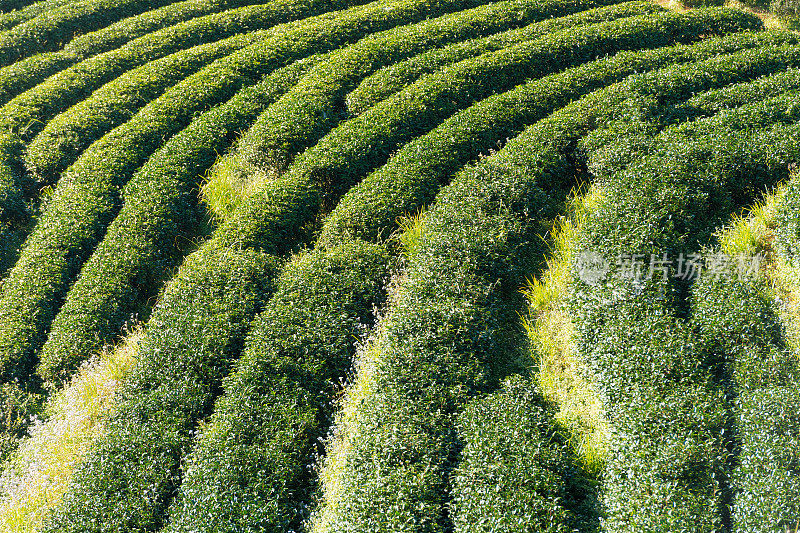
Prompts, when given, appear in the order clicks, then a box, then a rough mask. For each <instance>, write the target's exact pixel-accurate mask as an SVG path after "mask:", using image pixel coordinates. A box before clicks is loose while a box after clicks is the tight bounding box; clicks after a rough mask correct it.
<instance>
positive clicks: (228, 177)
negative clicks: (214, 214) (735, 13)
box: [210, 2, 659, 217]
mask: <svg viewBox="0 0 800 533" xmlns="http://www.w3.org/2000/svg"><path fill="white" fill-rule="evenodd" d="M523 5H524V4H523ZM534 5H536V3H535V2H534ZM544 5H545V6H547V5H548V4H547V3H545V4H544ZM658 9H659V8H658V7H657V6H654V5H653V4H652V3H650V2H646V3H632V4H622V5H621V6H610V7H606V8H599V9H596V10H590V11H586V12H580V13H576V14H574V15H569V16H566V17H559V18H554V19H549V20H545V21H541V22H538V23H534V24H532V25H530V26H528V27H527V28H526V30H527V31H528V33H527V35H530V36H531V37H532V38H534V37H536V36H537V35H538V36H541V35H545V34H547V33H549V32H550V31H553V30H555V29H563V27H564V26H570V25H572V24H575V25H577V24H582V23H587V22H588V23H591V22H598V21H600V20H606V19H614V18H620V17H625V16H632V15H635V14H640V13H643V12H648V11H654V10H658ZM526 13H532V14H534V15H535V14H536V13H537V11H535V10H533V11H532V12H531V11H526ZM531 28H537V29H538V30H537V31H532V30H531ZM323 76H324V75H323ZM328 98H330V97H328ZM299 104H301V102H300V101H299V100H298V101H297V103H296V104H295V102H292V101H289V102H287V104H286V105H287V106H292V105H299ZM309 105H313V104H309ZM270 111H272V110H270ZM329 114H332V112H331V111H328V113H326V114H323V115H322V116H318V117H316V120H314V121H312V122H310V123H308V124H307V126H310V127H311V128H312V129H313V128H316V127H318V125H319V123H324V122H325V121H326V120H327V121H329V118H330V117H329ZM276 115H277V117H276ZM287 119H288V117H287V116H285V115H282V114H281V113H275V112H270V113H265V114H264V115H263V116H262V117H260V119H259V120H258V121H257V122H256V123H255V124H254V125H253V126H252V127H251V128H250V130H249V131H248V133H247V134H246V135H244V136H243V137H242V139H241V140H240V141H239V142H238V144H237V147H236V149H235V150H233V151H232V152H231V153H230V154H228V155H226V156H225V157H223V158H222V159H221V160H220V162H219V163H218V164H217V165H215V167H214V169H213V171H212V175H213V180H212V181H211V183H210V187H211V188H214V190H215V191H216V190H221V189H222V188H225V187H231V188H238V189H242V188H246V185H247V182H248V180H249V181H258V178H253V177H250V178H248V175H249V174H254V173H255V174H256V175H258V173H259V170H260V169H261V168H263V167H264V166H265V165H266V164H267V161H268V160H269V159H272V160H274V159H276V157H272V156H269V157H267V156H265V155H264V152H267V151H268V150H267V148H268V147H269V145H270V144H272V145H273V147H276V148H274V149H275V150H277V151H278V152H280V153H284V154H285V155H289V152H290V151H289V150H284V148H283V147H281V144H282V141H280V139H282V138H283V137H287V136H291V135H292V131H291V130H288V129H287V131H284V126H283V124H284V121H285V120H287ZM298 127H299V125H298ZM270 129H272V130H273V135H272V136H271V137H272V138H271V139H270V137H269V136H268V135H269V130H270ZM303 131H305V133H303V135H307V134H308V130H307V129H306V130H303ZM265 137H266V138H265ZM277 159H286V157H279V158H277ZM281 167H282V165H278V169H280V168H281ZM243 196H244V195H241V194H240V195H236V196H234V197H232V198H230V201H229V202H227V204H228V205H225V206H224V207H222V209H220V210H221V211H224V212H228V213H229V212H230V211H232V210H233V209H234V208H235V205H234V204H235V203H236V202H238V201H241V199H242V198H243ZM220 214H221V215H222V216H223V217H224V213H220Z"/></svg>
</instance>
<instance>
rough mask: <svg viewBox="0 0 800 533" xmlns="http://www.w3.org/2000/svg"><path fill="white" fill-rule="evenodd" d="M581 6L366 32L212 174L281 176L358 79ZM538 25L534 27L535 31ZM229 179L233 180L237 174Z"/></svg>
mask: <svg viewBox="0 0 800 533" xmlns="http://www.w3.org/2000/svg"><path fill="white" fill-rule="evenodd" d="M474 3H475V2H461V3H460V5H459V6H458V7H462V8H464V7H469V6H470V5H471V4H474ZM589 5H591V4H589ZM585 7H587V4H582V3H580V2H576V3H574V4H573V3H570V4H566V5H565V4H564V3H563V2H560V1H542V0H532V1H530V2H522V1H520V0H513V1H509V2H498V3H494V4H489V5H487V6H482V7H478V8H474V9H470V10H465V11H460V12H458V13H455V14H452V15H445V16H442V17H439V18H437V19H432V20H426V21H424V22H422V23H420V24H417V25H413V26H403V27H400V28H395V29H392V30H388V31H386V32H382V33H379V34H375V35H371V36H369V37H367V38H365V39H363V40H362V41H360V42H358V43H356V44H355V45H353V46H351V47H348V48H345V49H343V50H341V51H340V52H339V53H337V54H335V55H334V56H332V57H331V58H330V60H328V61H326V62H325V64H324V65H320V66H319V67H318V68H317V69H315V71H314V72H312V73H310V74H309V76H308V77H307V78H306V79H304V80H303V81H302V82H301V83H300V84H298V86H297V87H295V88H294V89H293V90H291V91H290V92H289V93H288V94H287V95H286V96H284V97H283V98H282V99H281V100H280V101H279V102H278V103H277V104H276V105H274V106H272V107H271V108H270V109H269V110H268V112H267V113H264V115H262V116H261V117H259V120H258V121H257V122H256V123H255V124H254V125H253V127H252V128H251V129H250V131H249V132H248V134H247V137H246V138H245V139H243V141H242V143H241V144H240V149H239V150H238V152H237V154H236V158H235V159H232V160H228V161H224V162H221V163H220V165H219V166H218V170H217V172H225V173H238V174H240V175H244V176H248V175H250V174H253V173H254V172H259V171H260V172H267V173H278V174H279V173H281V172H283V171H285V169H286V167H287V166H288V163H289V162H290V161H291V159H292V158H293V157H294V155H295V154H297V153H300V152H301V151H302V150H303V149H305V148H307V147H308V146H312V145H313V144H314V143H315V142H317V141H318V140H319V138H321V137H322V136H323V135H324V134H325V133H327V132H328V131H330V129H331V128H332V126H333V125H335V124H336V123H337V122H338V121H340V120H341V119H342V118H344V117H345V115H344V112H343V111H342V112H340V113H333V112H331V110H337V109H343V108H344V95H345V94H347V92H348V91H349V90H352V89H353V87H354V86H355V85H356V84H358V82H359V81H360V80H361V79H362V78H364V77H365V76H367V75H368V74H370V73H371V72H373V71H375V70H376V69H378V68H380V67H381V66H383V65H387V64H392V63H394V62H396V61H400V60H402V59H404V58H407V57H409V56H411V55H416V54H418V53H420V52H421V51H424V50H426V49H428V48H430V47H433V46H439V45H442V44H445V43H448V42H453V41H460V40H463V39H466V38H470V37H473V36H475V35H480V34H485V33H487V32H491V31H496V30H498V29H503V28H504V27H508V26H509V25H512V24H516V25H518V24H522V23H524V22H534V21H537V20H540V19H542V18H546V17H553V16H558V15H563V14H565V13H569V12H570V11H573V10H579V9H582V8H585ZM644 11H646V10H645V9H640V10H636V9H634V10H631V9H628V10H609V11H605V10H604V11H601V12H598V13H597V14H596V15H595V14H594V13H593V12H592V13H591V14H592V15H595V17H596V18H592V17H581V16H576V17H567V18H566V19H561V18H555V19H552V20H555V21H559V22H561V24H560V25H555V24H548V23H546V22H545V23H544V25H545V27H546V28H548V29H550V30H552V28H553V27H554V26H555V27H568V26H570V25H575V26H577V25H578V24H581V23H585V22H595V21H600V20H604V19H607V18H608V19H613V18H616V17H619V16H624V15H632V14H638V13H639V12H644ZM562 21H563V22H562ZM539 26H540V25H538V24H534V25H532V27H533V28H537V29H538V28H539ZM544 34H546V31H545V29H544V28H542V30H539V31H534V30H531V31H526V32H525V35H526V37H527V39H531V38H532V35H544ZM378 50H380V52H381V53H380V55H379V56H378V55H377V54H376V51H378ZM228 179H230V180H232V181H237V178H236V177H231V178H228Z"/></svg>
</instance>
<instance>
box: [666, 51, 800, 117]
mask: <svg viewBox="0 0 800 533" xmlns="http://www.w3.org/2000/svg"><path fill="white" fill-rule="evenodd" d="M787 63H789V62H787ZM798 86H800V68H797V67H793V66H792V67H790V68H788V69H787V70H785V71H781V72H777V73H775V74H769V75H764V76H762V77H760V78H757V79H755V80H753V81H751V82H741V83H736V84H732V85H729V86H727V87H722V88H720V89H715V90H713V91H708V92H706V93H703V94H698V95H695V96H693V97H691V98H689V99H688V100H686V101H685V102H684V103H683V104H681V106H680V108H679V109H680V110H681V112H682V113H685V114H700V113H709V114H712V113H718V112H720V111H722V110H724V109H729V108H732V107H740V106H743V105H745V104H747V103H751V102H756V101H758V100H764V99H767V98H770V97H772V96H776V95H778V94H780V93H782V92H784V91H787V90H792V89H795V88H797V87H798Z"/></svg>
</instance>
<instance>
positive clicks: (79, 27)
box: [0, 0, 170, 66]
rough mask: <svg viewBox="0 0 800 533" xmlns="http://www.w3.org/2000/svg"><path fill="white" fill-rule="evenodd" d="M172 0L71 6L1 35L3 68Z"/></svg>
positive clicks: (92, 0)
mask: <svg viewBox="0 0 800 533" xmlns="http://www.w3.org/2000/svg"><path fill="white" fill-rule="evenodd" d="M168 3H170V0H87V1H85V2H67V3H63V4H62V5H60V6H54V9H52V10H50V9H47V8H45V9H47V11H44V12H43V13H42V14H41V15H39V16H37V17H35V18H32V19H30V20H27V21H25V22H22V23H20V24H19V25H17V26H15V27H14V28H11V29H10V30H8V31H6V32H3V33H2V34H0V65H2V66H5V65H9V64H11V63H13V62H15V61H19V60H20V59H21V58H24V57H28V56H30V55H32V54H34V53H36V52H44V51H49V50H57V49H58V48H61V47H62V46H63V45H64V44H65V43H67V42H68V41H70V40H71V39H72V38H73V37H74V36H75V34H79V33H83V32H86V31H92V30H96V29H100V28H103V27H105V26H108V25H109V24H112V23H114V22H116V21H118V20H119V19H122V18H125V17H130V16H133V15H138V14H139V13H142V12H144V11H147V10H150V9H153V8H157V7H160V6H163V5H165V4H168Z"/></svg>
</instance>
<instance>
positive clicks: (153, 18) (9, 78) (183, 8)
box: [0, 0, 252, 103]
mask: <svg viewBox="0 0 800 533" xmlns="http://www.w3.org/2000/svg"><path fill="white" fill-rule="evenodd" d="M251 1H252V0H245V1H244V4H249V3H250V2H251ZM237 4H239V2H235V1H234V2H231V1H230V0H227V1H225V2H220V1H219V0H205V1H203V2H196V1H193V0H185V1H183V2H176V3H173V4H168V5H166V6H164V7H161V8H159V9H155V10H152V11H147V12H145V13H142V14H140V15H135V16H133V17H129V18H126V19H122V20H120V21H119V22H115V23H114V24H112V25H110V26H108V27H106V28H103V29H101V30H97V31H94V32H91V33H88V34H85V35H81V36H80V37H77V38H75V39H73V40H72V41H70V42H69V43H67V44H66V45H65V46H64V47H63V48H62V49H61V50H58V51H56V52H49V53H43V54H37V55H35V56H31V57H29V58H26V59H24V60H22V61H18V62H16V63H14V64H12V65H9V66H7V67H5V68H3V69H1V70H0V95H2V97H0V102H2V103H6V102H7V101H8V100H10V99H11V98H12V97H14V96H16V95H17V94H19V93H21V92H23V91H26V90H28V89H30V88H31V87H34V86H35V85H37V84H39V83H41V82H43V81H44V80H45V79H46V78H48V77H49V76H51V75H54V74H56V73H57V72H59V71H61V70H63V69H65V68H67V67H69V66H71V65H73V64H75V63H77V62H78V61H81V60H83V59H87V58H89V57H91V56H93V55H97V54H100V53H103V52H108V51H111V50H114V49H116V48H119V47H121V46H123V45H125V44H126V43H127V42H129V41H132V40H135V39H137V38H138V37H141V36H143V35H147V34H149V33H151V32H156V31H157V30H159V29H161V28H166V27H169V26H172V25H176V24H179V23H181V22H184V21H186V20H191V19H193V18H197V17H202V16H203V15H208V14H210V13H214V12H216V11H221V10H224V9H226V8H227V9H232V8H234V7H235V6H236V5H237ZM142 45H143V43H141V42H140V46H142Z"/></svg>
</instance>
